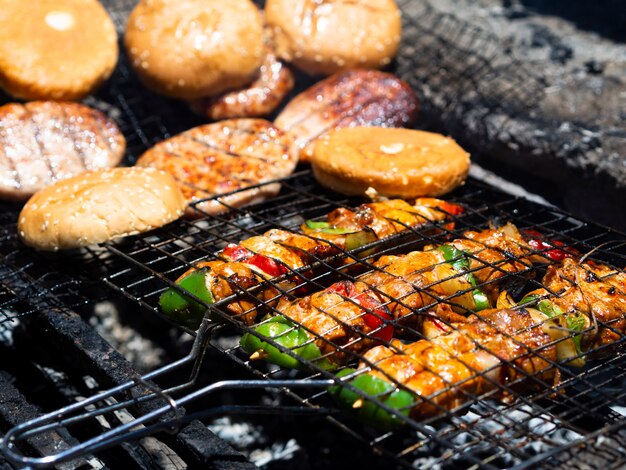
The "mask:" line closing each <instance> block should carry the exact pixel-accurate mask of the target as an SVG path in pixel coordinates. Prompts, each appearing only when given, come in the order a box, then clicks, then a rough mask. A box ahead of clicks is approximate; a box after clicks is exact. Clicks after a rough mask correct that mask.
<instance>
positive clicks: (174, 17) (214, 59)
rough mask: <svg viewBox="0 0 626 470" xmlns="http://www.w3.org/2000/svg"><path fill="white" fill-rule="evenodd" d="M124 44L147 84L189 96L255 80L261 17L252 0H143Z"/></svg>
mask: <svg viewBox="0 0 626 470" xmlns="http://www.w3.org/2000/svg"><path fill="white" fill-rule="evenodd" d="M124 43H125V46H126V51H127V52H128V55H129V57H130V59H131V63H132V66H133V68H134V70H135V72H136V73H137V75H138V76H139V78H140V79H141V80H142V82H143V83H144V84H145V85H146V86H147V87H148V88H151V89H152V90H154V91H156V92H157V93H161V94H164V95H168V96H172V97H174V98H183V99H188V100H190V99H196V98H204V97H206V96H213V95H216V94H218V93H222V92H224V91H226V90H230V89H235V88H240V87H242V86H244V85H246V84H248V83H250V82H252V80H254V78H256V74H257V72H258V70H259V67H261V64H262V63H263V59H264V58H265V48H264V43H263V20H262V18H261V13H260V12H259V10H258V8H257V7H256V6H255V5H254V4H253V3H252V2H251V1H250V0H226V1H224V0H142V1H140V2H139V4H138V5H137V6H136V7H135V9H134V10H133V11H132V13H131V14H130V17H129V18H128V24H127V27H126V34H125V37H124Z"/></svg>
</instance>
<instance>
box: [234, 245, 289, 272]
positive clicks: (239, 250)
mask: <svg viewBox="0 0 626 470" xmlns="http://www.w3.org/2000/svg"><path fill="white" fill-rule="evenodd" d="M222 256H224V257H225V258H228V259H230V260H231V261H239V262H242V263H246V264H251V265H252V266H256V267H257V268H259V269H260V270H261V271H263V272H264V273H266V274H268V275H270V276H272V277H278V276H282V275H283V274H285V273H286V272H287V267H286V266H284V265H282V264H281V263H279V262H278V261H276V260H274V259H272V258H269V257H268V256H265V255H259V254H254V253H252V252H251V251H250V250H248V249H246V248H244V247H242V246H239V245H235V244H234V243H229V244H228V245H226V248H224V249H223V250H222Z"/></svg>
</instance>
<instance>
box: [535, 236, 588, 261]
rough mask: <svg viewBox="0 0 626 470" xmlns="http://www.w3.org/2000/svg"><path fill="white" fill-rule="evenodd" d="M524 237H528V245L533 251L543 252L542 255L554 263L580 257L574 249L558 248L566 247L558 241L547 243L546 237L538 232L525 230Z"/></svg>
mask: <svg viewBox="0 0 626 470" xmlns="http://www.w3.org/2000/svg"><path fill="white" fill-rule="evenodd" d="M524 235H526V237H528V244H529V245H530V247H531V248H532V249H533V250H537V251H541V252H543V253H542V254H543V255H545V256H546V257H548V258H550V259H551V260H554V261H563V260H564V259H565V258H575V257H578V256H580V253H578V252H577V251H576V250H574V249H573V248H563V249H562V248H558V247H562V246H563V245H564V243H563V242H560V241H558V240H549V241H547V240H546V239H545V237H544V236H543V235H542V234H541V233H539V232H537V231H536V230H524Z"/></svg>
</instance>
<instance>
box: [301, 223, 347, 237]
mask: <svg viewBox="0 0 626 470" xmlns="http://www.w3.org/2000/svg"><path fill="white" fill-rule="evenodd" d="M305 224H306V226H307V227H309V228H310V229H312V230H315V231H317V232H321V233H327V234H329V235H345V234H347V233H355V232H354V229H351V228H343V227H331V226H330V223H328V222H318V221H316V220H307V221H306V222H305Z"/></svg>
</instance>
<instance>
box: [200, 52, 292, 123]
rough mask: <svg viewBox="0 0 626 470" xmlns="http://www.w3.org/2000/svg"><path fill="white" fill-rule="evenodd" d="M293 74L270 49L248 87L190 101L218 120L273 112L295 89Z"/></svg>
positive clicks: (207, 115)
mask: <svg viewBox="0 0 626 470" xmlns="http://www.w3.org/2000/svg"><path fill="white" fill-rule="evenodd" d="M293 85H294V78H293V73H292V72H291V70H289V67H287V66H286V65H285V64H284V63H283V62H280V61H279V60H278V59H277V58H276V55H275V54H274V52H272V51H271V50H269V51H268V53H267V56H266V57H265V61H264V62H263V65H261V68H260V70H259V76H258V78H257V79H256V80H255V81H254V82H252V83H251V84H250V85H249V86H248V87H246V88H242V89H240V90H235V91H231V92H228V93H224V94H223V95H220V96H217V97H208V98H202V99H199V100H195V101H190V102H189V105H190V107H191V109H193V110H194V111H196V112H197V113H198V114H201V115H203V116H206V117H208V118H210V119H212V120H214V121H218V120H221V119H232V118H245V117H261V116H267V115H269V114H271V113H272V112H273V111H274V110H275V109H276V108H277V107H278V105H279V104H280V103H281V102H282V101H283V99H284V98H285V96H287V94H288V93H289V92H290V91H291V90H292V89H293Z"/></svg>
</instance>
